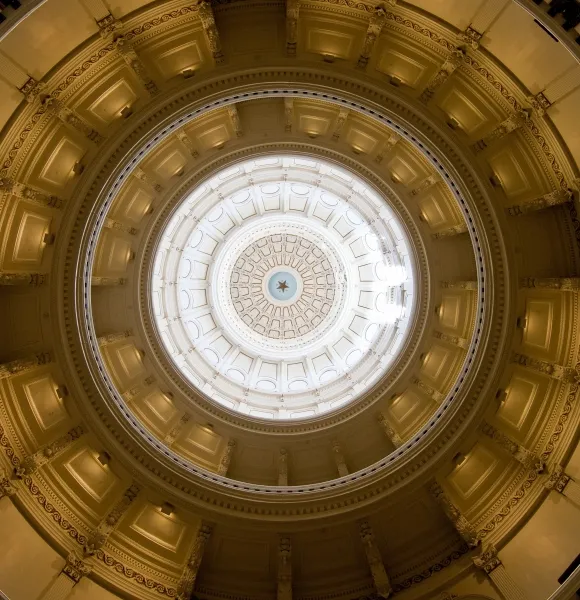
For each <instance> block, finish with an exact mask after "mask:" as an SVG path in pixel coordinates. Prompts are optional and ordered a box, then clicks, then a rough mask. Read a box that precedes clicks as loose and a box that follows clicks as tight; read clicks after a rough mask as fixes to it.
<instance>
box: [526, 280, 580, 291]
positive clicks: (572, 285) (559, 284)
mask: <svg viewBox="0 0 580 600" xmlns="http://www.w3.org/2000/svg"><path fill="white" fill-rule="evenodd" d="M520 288H536V289H540V290H562V291H563V292H577V291H578V290H580V277H524V278H521V279H520Z"/></svg>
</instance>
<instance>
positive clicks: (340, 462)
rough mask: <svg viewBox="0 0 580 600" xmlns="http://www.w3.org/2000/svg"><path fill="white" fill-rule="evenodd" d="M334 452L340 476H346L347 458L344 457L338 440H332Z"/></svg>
mask: <svg viewBox="0 0 580 600" xmlns="http://www.w3.org/2000/svg"><path fill="white" fill-rule="evenodd" d="M332 454H333V456H334V462H335V464H336V468H337V470H338V474H339V476H340V477H344V476H345V475H348V467H347V466H346V460H345V459H344V454H343V453H342V448H341V447H340V444H339V443H338V440H334V441H333V442H332Z"/></svg>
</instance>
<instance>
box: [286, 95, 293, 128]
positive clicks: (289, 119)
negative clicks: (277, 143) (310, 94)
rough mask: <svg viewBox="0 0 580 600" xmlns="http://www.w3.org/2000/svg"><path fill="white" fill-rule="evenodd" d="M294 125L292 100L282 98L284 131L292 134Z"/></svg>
mask: <svg viewBox="0 0 580 600" xmlns="http://www.w3.org/2000/svg"><path fill="white" fill-rule="evenodd" d="M293 124H294V98H284V131H285V132H286V133H292V126H293Z"/></svg>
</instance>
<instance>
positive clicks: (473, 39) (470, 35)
mask: <svg viewBox="0 0 580 600" xmlns="http://www.w3.org/2000/svg"><path fill="white" fill-rule="evenodd" d="M482 37H483V33H479V31H477V30H476V29H474V28H473V27H472V26H471V25H469V26H468V27H467V28H466V29H465V30H464V31H462V32H461V33H460V34H459V39H460V40H461V41H462V42H463V43H464V44H467V45H468V46H470V47H471V49H472V50H477V49H478V48H479V44H480V42H481V38H482Z"/></svg>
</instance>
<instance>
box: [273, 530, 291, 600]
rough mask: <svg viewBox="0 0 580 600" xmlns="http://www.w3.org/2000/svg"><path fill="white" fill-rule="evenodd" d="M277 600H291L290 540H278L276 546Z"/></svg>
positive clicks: (285, 538)
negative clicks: (278, 542)
mask: <svg viewBox="0 0 580 600" xmlns="http://www.w3.org/2000/svg"><path fill="white" fill-rule="evenodd" d="M276 598H277V600H292V543H291V541H290V538H287V537H282V538H280V544H279V546H278V589H277V593H276Z"/></svg>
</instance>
